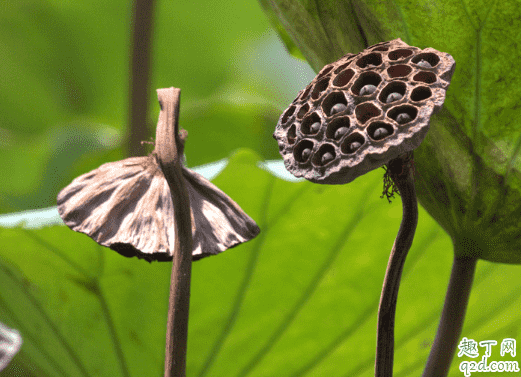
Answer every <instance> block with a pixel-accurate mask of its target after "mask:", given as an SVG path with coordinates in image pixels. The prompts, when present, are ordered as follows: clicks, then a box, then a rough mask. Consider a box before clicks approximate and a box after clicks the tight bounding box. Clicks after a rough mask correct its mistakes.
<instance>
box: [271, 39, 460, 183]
mask: <svg viewBox="0 0 521 377" xmlns="http://www.w3.org/2000/svg"><path fill="white" fill-rule="evenodd" d="M454 69H455V62H454V59H453V58H452V56H450V55H449V54H447V53H444V52H440V51H437V50H435V49H433V48H426V49H423V50H422V49H420V48H418V47H414V46H409V45H408V44H406V43H405V42H403V41H402V40H401V39H395V40H392V41H390V42H384V43H379V44H377V45H374V46H371V47H368V48H367V49H365V50H364V51H362V52H360V53H359V54H356V55H353V54H347V55H345V56H344V57H342V58H340V59H339V60H338V61H336V62H334V63H331V64H328V65H326V66H325V67H324V68H323V69H322V70H321V71H320V73H319V74H318V75H317V76H316V77H315V78H314V79H313V81H311V83H310V84H309V85H308V86H307V87H306V88H305V89H304V90H302V91H300V92H299V95H298V96H297V98H296V99H295V100H294V101H293V102H292V103H291V105H290V106H289V107H288V108H287V109H286V110H285V111H284V113H283V114H282V115H281V117H280V119H279V122H278V123H277V126H276V128H275V132H274V134H273V136H274V138H275V139H276V140H277V142H278V144H279V151H280V153H281V155H282V157H283V159H284V164H285V166H286V168H287V169H288V170H289V171H290V172H291V173H292V174H293V175H295V176H296V177H304V178H306V179H308V180H310V181H312V182H316V183H322V184H344V183H348V182H351V181H352V180H354V179H355V178H357V177H359V176H360V175H363V174H365V173H367V172H369V171H371V170H373V169H376V168H379V167H381V166H383V165H385V164H387V163H388V162H389V161H391V160H393V159H395V158H397V157H399V156H401V155H403V154H405V153H408V152H410V151H412V150H414V149H416V148H417V147H418V146H419V145H420V143H421V142H422V140H423V139H424V137H425V135H426V133H427V131H428V129H429V121H430V117H431V115H432V114H433V113H435V112H437V111H439V110H440V109H441V107H442V105H443V102H444V101H445V92H446V91H447V88H448V87H449V84H450V80H451V78H452V74H453V73H454Z"/></svg>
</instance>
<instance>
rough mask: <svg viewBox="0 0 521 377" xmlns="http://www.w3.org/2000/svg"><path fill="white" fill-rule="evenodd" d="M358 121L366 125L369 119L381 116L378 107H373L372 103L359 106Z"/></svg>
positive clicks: (356, 112) (357, 108)
mask: <svg viewBox="0 0 521 377" xmlns="http://www.w3.org/2000/svg"><path fill="white" fill-rule="evenodd" d="M355 114H356V119H358V121H359V122H360V124H362V125H363V124H365V123H366V122H367V121H368V120H369V119H371V118H374V117H377V116H379V115H380V114H381V111H380V109H379V108H378V107H376V106H375V105H373V104H372V103H371V102H364V103H361V104H360V105H358V106H357V107H356V109H355Z"/></svg>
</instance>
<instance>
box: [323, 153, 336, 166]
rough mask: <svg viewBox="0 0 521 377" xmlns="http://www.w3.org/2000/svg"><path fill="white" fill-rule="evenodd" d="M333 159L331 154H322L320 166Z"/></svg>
mask: <svg viewBox="0 0 521 377" xmlns="http://www.w3.org/2000/svg"><path fill="white" fill-rule="evenodd" d="M334 158H335V157H334V156H333V154H332V153H331V152H326V153H324V155H323V156H322V165H325V164H327V163H328V162H329V161H331V160H333V159H334Z"/></svg>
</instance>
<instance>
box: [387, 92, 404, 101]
mask: <svg viewBox="0 0 521 377" xmlns="http://www.w3.org/2000/svg"><path fill="white" fill-rule="evenodd" d="M402 97H403V96H402V95H401V94H400V93H396V92H394V93H391V94H389V95H388V96H387V100H386V101H385V102H387V103H391V102H394V101H399V100H401V99H402Z"/></svg>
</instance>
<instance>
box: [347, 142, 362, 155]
mask: <svg viewBox="0 0 521 377" xmlns="http://www.w3.org/2000/svg"><path fill="white" fill-rule="evenodd" d="M361 145H362V144H360V143H359V142H358V141H353V142H352V143H351V144H350V145H349V149H351V152H354V151H356V150H357V149H358V148H360V146H361Z"/></svg>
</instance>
